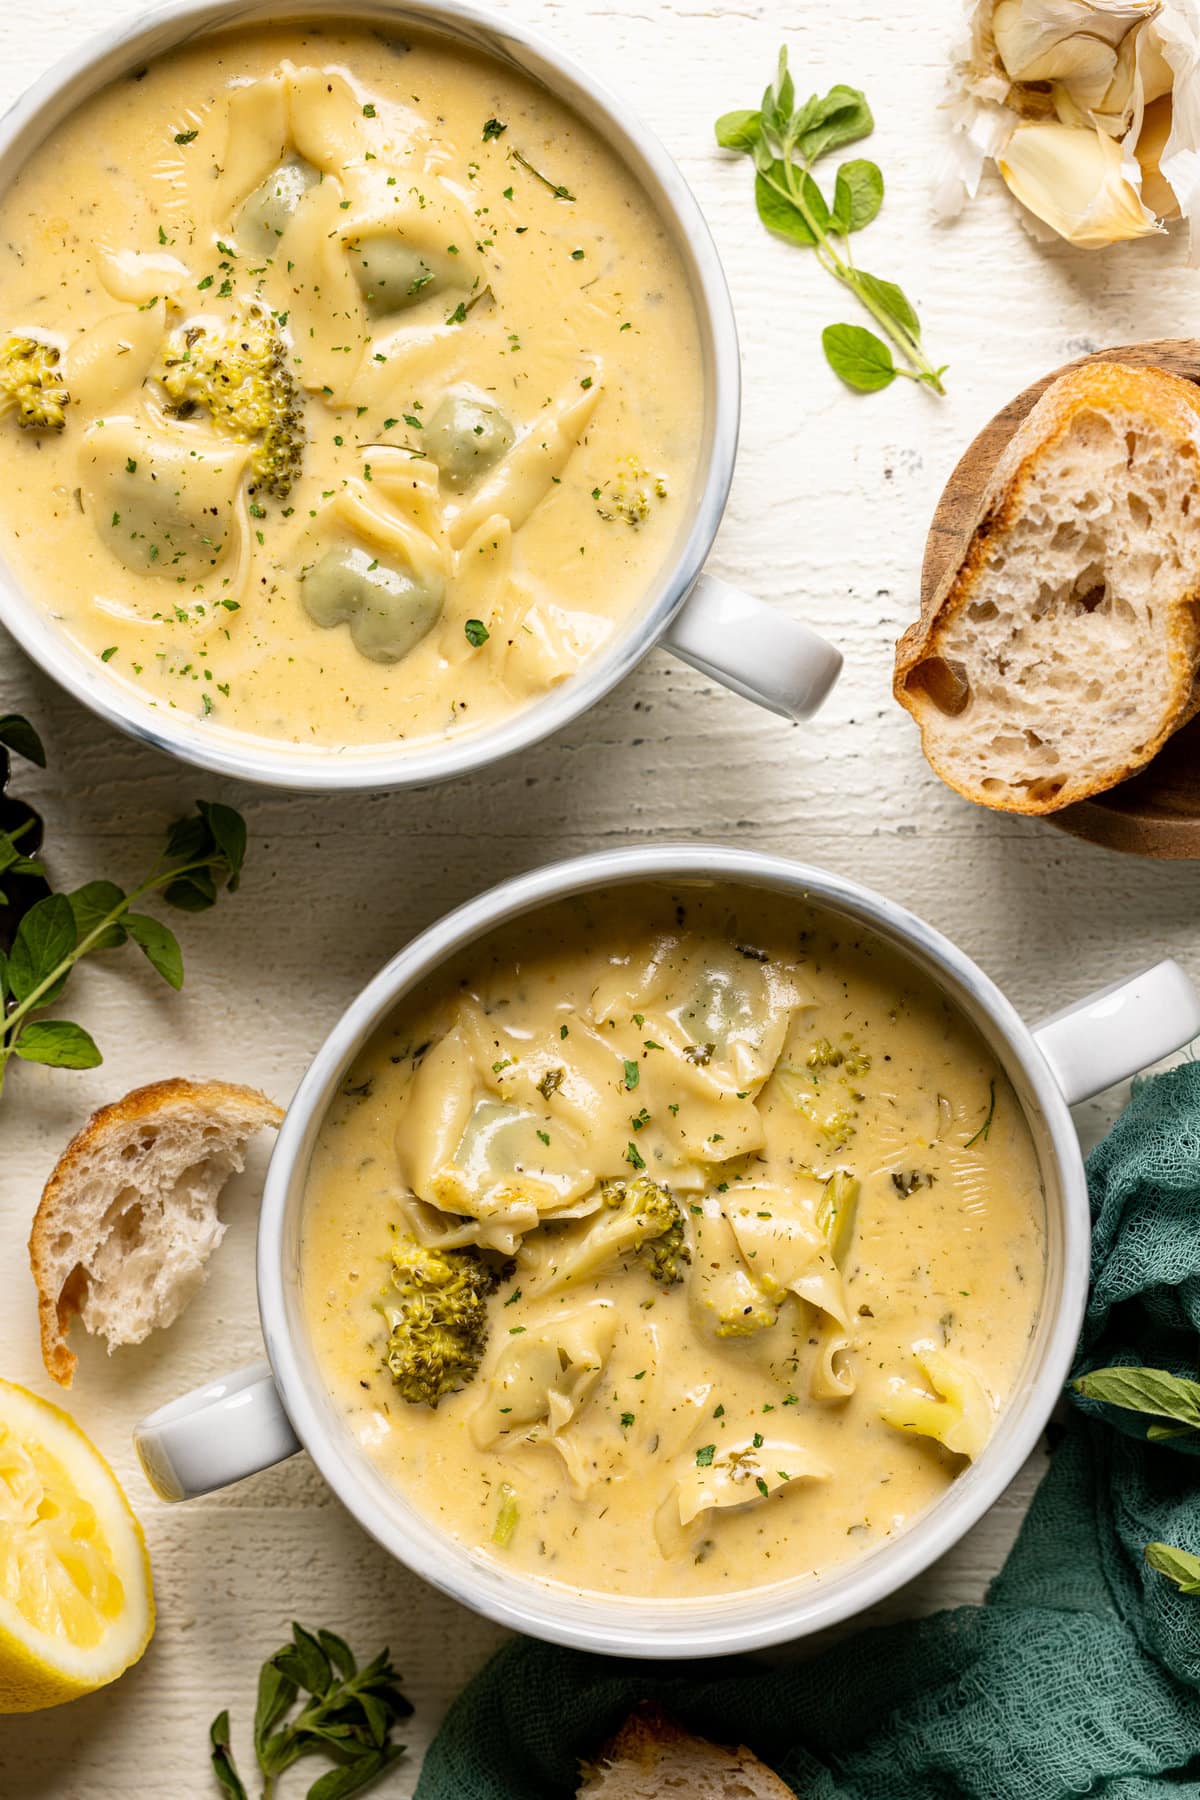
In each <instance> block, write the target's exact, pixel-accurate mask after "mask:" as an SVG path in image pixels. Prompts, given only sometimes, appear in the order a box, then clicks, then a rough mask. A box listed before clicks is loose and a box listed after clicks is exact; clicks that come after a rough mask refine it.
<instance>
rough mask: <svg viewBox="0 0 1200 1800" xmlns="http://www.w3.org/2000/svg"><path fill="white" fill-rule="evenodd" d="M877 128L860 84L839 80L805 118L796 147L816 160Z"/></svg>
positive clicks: (810, 158)
mask: <svg viewBox="0 0 1200 1800" xmlns="http://www.w3.org/2000/svg"><path fill="white" fill-rule="evenodd" d="M810 105H812V102H810ZM874 129H875V120H874V118H873V117H872V114H871V109H870V107H869V106H868V105H867V97H866V95H865V94H864V93H863V92H862V90H861V89H860V88H852V87H846V86H844V85H842V84H841V83H839V84H838V85H837V86H836V87H831V88H830V90H829V92H828V93H827V94H826V95H825V96H824V98H823V99H821V100H819V101H817V102H816V103H815V105H813V109H812V113H811V115H810V116H809V117H808V118H807V119H806V120H805V121H803V126H802V130H801V133H800V135H799V136H798V138H797V140H796V147H797V149H798V150H799V152H800V154H801V156H803V157H804V159H805V161H806V162H815V161H816V159H817V158H818V157H819V156H828V154H829V152H830V151H831V150H840V149H841V148H842V145H843V144H853V143H856V142H857V141H858V139H859V138H865V137H869V136H870V135H871V133H872V132H873V131H874Z"/></svg>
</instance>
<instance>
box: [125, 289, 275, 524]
mask: <svg viewBox="0 0 1200 1800" xmlns="http://www.w3.org/2000/svg"><path fill="white" fill-rule="evenodd" d="M155 374H156V376H157V379H158V381H159V384H160V385H161V387H162V388H163V390H164V391H165V393H166V394H167V396H168V398H169V399H170V401H171V410H172V411H173V412H174V414H175V416H176V417H177V418H180V419H186V418H190V417H191V415H192V414H193V413H194V412H196V411H197V410H198V409H199V410H202V411H205V412H207V413H208V416H209V418H210V420H211V421H212V424H213V426H214V428H215V429H216V430H217V431H223V432H225V433H227V435H228V436H230V437H232V438H236V439H237V440H238V441H239V442H240V443H252V444H253V445H254V448H253V450H252V451H251V454H250V469H251V474H252V476H253V480H252V482H251V491H252V492H258V493H263V494H269V495H271V497H272V498H273V499H275V500H285V499H286V498H287V496H288V494H289V493H290V492H291V488H292V483H293V481H295V479H296V477H297V475H298V474H299V473H300V464H301V461H302V459H303V455H304V443H305V437H304V412H303V407H302V405H301V402H300V397H299V394H298V392H297V389H296V383H295V381H294V380H293V379H292V373H291V370H290V369H289V368H288V365H287V343H286V340H285V338H284V336H283V333H282V331H281V330H280V329H279V326H278V324H277V323H276V321H275V320H274V319H273V318H272V317H271V315H270V314H269V313H265V312H263V311H262V310H261V309H260V308H259V307H256V306H252V307H250V308H249V309H248V310H247V311H246V312H245V313H244V314H243V315H242V316H241V317H240V318H238V319H234V320H233V321H232V322H231V323H230V324H228V325H226V326H224V327H223V328H222V329H221V330H213V329H210V328H209V327H208V326H207V325H188V326H185V327H183V328H182V329H181V330H179V331H175V332H172V334H171V336H170V337H169V338H168V340H167V343H166V347H165V349H164V351H163V354H162V357H161V359H160V361H159V365H158V368H157V369H156V371H155Z"/></svg>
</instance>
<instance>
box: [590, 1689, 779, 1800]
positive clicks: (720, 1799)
mask: <svg viewBox="0 0 1200 1800" xmlns="http://www.w3.org/2000/svg"><path fill="white" fill-rule="evenodd" d="M672 1794H677V1795H687V1796H688V1800H795V1796H794V1794H793V1792H792V1790H791V1788H790V1787H788V1786H787V1784H786V1783H785V1782H783V1781H781V1780H780V1779H779V1777H778V1775H773V1774H772V1773H771V1770H770V1769H768V1768H767V1766H766V1764H765V1763H761V1762H759V1760H758V1758H757V1757H756V1756H754V1755H753V1754H752V1753H751V1752H750V1751H749V1750H747V1749H745V1748H742V1749H739V1750H723V1749H721V1747H720V1746H719V1745H717V1744H710V1743H709V1742H708V1741H707V1740H706V1739H705V1738H698V1737H692V1735H691V1734H690V1732H686V1731H681V1730H680V1728H679V1726H678V1725H676V1724H675V1723H674V1721H673V1720H671V1719H668V1718H667V1716H666V1715H665V1713H662V1712H660V1711H659V1710H658V1708H657V1707H654V1706H645V1707H639V1708H638V1710H637V1711H636V1712H635V1713H631V1714H630V1716H629V1718H628V1719H626V1721H625V1723H624V1725H622V1727H621V1729H620V1731H619V1732H618V1733H617V1735H616V1737H615V1738H613V1740H612V1742H611V1743H609V1744H607V1745H606V1746H605V1748H604V1750H603V1751H602V1752H601V1754H600V1757H599V1758H598V1759H597V1761H596V1762H595V1764H593V1765H592V1766H591V1767H590V1768H589V1769H588V1770H587V1771H586V1773H585V1777H584V1780H583V1783H582V1785H581V1787H580V1789H579V1796H578V1800H669V1797H670V1796H671V1795H672Z"/></svg>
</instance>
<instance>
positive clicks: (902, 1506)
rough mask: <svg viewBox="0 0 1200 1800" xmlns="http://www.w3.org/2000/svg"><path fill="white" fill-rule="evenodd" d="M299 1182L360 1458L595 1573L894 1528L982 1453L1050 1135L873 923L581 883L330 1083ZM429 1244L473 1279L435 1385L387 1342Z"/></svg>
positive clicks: (852, 1538) (679, 1578) (1008, 1346)
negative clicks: (468, 1308) (465, 1321)
mask: <svg viewBox="0 0 1200 1800" xmlns="http://www.w3.org/2000/svg"><path fill="white" fill-rule="evenodd" d="M305 1206H306V1211H305V1217H304V1225H303V1246H302V1290H303V1304H304V1310H305V1316H306V1319H307V1324H308V1329H309V1331H310V1333H311V1337H312V1341H313V1344H314V1346H315V1351H316V1355H317V1359H318V1363H319V1366H320V1368H321V1370H322V1372H323V1375H324V1378H325V1380H326V1382H327V1383H328V1385H329V1389H330V1391H331V1393H332V1395H333V1396H334V1398H335V1400H336V1401H337V1403H338V1405H339V1407H340V1409H341V1410H342V1412H343V1414H344V1418H345V1423H346V1428H347V1430H348V1431H349V1432H350V1433H351V1434H352V1435H353V1437H354V1438H355V1439H356V1440H357V1442H358V1443H359V1445H360V1446H361V1447H362V1449H363V1450H364V1451H365V1453H366V1454H367V1455H368V1456H369V1457H371V1458H372V1459H374V1460H375V1461H376V1463H377V1464H378V1465H379V1467H380V1468H381V1469H382V1471H383V1472H384V1474H385V1475H386V1477H387V1478H388V1479H389V1480H390V1481H391V1482H393V1483H394V1484H395V1486H396V1487H397V1488H398V1489H399V1490H400V1492H401V1493H402V1494H403V1495H404V1496H406V1497H407V1499H408V1500H409V1501H410V1502H411V1503H412V1504H413V1505H414V1506H415V1507H417V1508H418V1509H419V1510H420V1511H421V1512H422V1513H424V1514H425V1515H427V1516H428V1517H429V1518H430V1519H431V1520H433V1521H434V1522H436V1523H437V1524H438V1525H439V1526H440V1527H441V1528H442V1529H444V1530H445V1531H447V1532H449V1533H450V1534H451V1535H452V1536H453V1537H454V1538H456V1539H457V1540H458V1541H460V1542H461V1543H463V1544H465V1545H466V1546H468V1547H470V1548H471V1549H473V1550H475V1551H476V1552H478V1553H479V1554H481V1555H484V1556H487V1557H492V1558H495V1559H497V1560H499V1561H501V1562H503V1563H505V1564H507V1565H510V1566H515V1567H518V1568H520V1569H522V1570H524V1571H526V1572H528V1573H531V1574H536V1575H539V1576H542V1577H544V1578H546V1579H547V1580H550V1581H553V1582H558V1583H563V1584H566V1585H569V1586H570V1587H572V1588H575V1589H584V1590H600V1591H603V1592H606V1593H610V1594H623V1595H634V1596H642V1597H684V1598H685V1597H689V1596H691V1597H695V1596H711V1595H714V1594H722V1593H727V1592H734V1591H737V1590H741V1589H746V1588H753V1587H759V1586H763V1585H767V1584H771V1583H779V1582H783V1581H787V1580H793V1579H796V1578H800V1577H806V1576H811V1575H813V1574H819V1573H821V1572H822V1571H825V1570H828V1569H830V1568H833V1567H835V1566H836V1565H838V1564H840V1563H843V1562H845V1561H847V1560H848V1559H851V1558H855V1557H858V1556H861V1555H862V1554H864V1553H866V1552H867V1551H869V1550H871V1549H873V1548H875V1547H876V1546H878V1545H880V1544H881V1543H883V1542H884V1541H886V1540H887V1539H889V1538H891V1537H893V1536H895V1535H896V1534H897V1533H899V1532H901V1531H903V1530H904V1529H905V1527H906V1526H907V1525H908V1524H909V1523H910V1522H911V1521H912V1520H913V1519H914V1518H915V1517H916V1516H917V1515H918V1514H919V1513H921V1512H922V1511H923V1510H924V1509H925V1508H927V1507H928V1506H929V1505H930V1504H931V1503H932V1502H933V1501H935V1500H936V1499H937V1498H938V1497H939V1495H941V1494H943V1493H944V1492H945V1491H946V1489H947V1488H948V1487H949V1486H950V1484H951V1483H952V1482H953V1481H954V1479H955V1477H956V1476H957V1475H958V1474H959V1473H960V1472H961V1471H962V1470H963V1469H964V1468H965V1467H966V1466H967V1463H968V1461H969V1460H970V1458H971V1457H973V1456H975V1455H978V1454H979V1452H980V1451H981V1450H982V1449H983V1447H984V1445H985V1444H986V1442H987V1441H988V1438H989V1436H990V1434H991V1431H992V1429H993V1425H994V1422H995V1419H996V1417H997V1416H998V1414H999V1412H1000V1411H1001V1409H1002V1408H1003V1407H1004V1405H1005V1403H1006V1401H1007V1399H1008V1397H1009V1395H1010V1394H1011V1392H1012V1389H1013V1386H1014V1383H1015V1382H1016V1380H1017V1378H1018V1375H1019V1372H1020V1370H1021V1367H1022V1364H1023V1361H1024V1359H1025V1356H1026V1352H1027V1349H1028V1346H1029V1341H1030V1338H1031V1335H1032V1333H1033V1331H1034V1329H1035V1326H1036V1321H1037V1317H1038V1308H1039V1301H1040V1296H1041V1289H1042V1278H1043V1254H1044V1251H1043V1245H1044V1207H1043V1196H1042V1191H1041V1185H1040V1178H1039V1171H1038V1164H1037V1158H1036V1153H1035V1150H1034V1146H1033V1142H1032V1139H1031V1136H1030V1133H1029V1129H1028V1127H1027V1125H1026V1123H1025V1121H1024V1119H1023V1116H1022V1114H1021V1112H1020V1109H1019V1107H1018V1105H1017V1102H1016V1099H1015V1096H1014V1094H1013V1092H1012V1089H1011V1088H1010V1086H1009V1083H1008V1081H1007V1079H1006V1078H1005V1076H1004V1074H1003V1073H1002V1071H1001V1070H1000V1068H999V1067H998V1065H997V1063H996V1061H995V1059H994V1058H993V1057H992V1056H991V1054H990V1053H989V1051H988V1050H987V1048H986V1047H985V1045H984V1044H983V1042H982V1040H981V1038H980V1037H979V1035H978V1033H977V1032H976V1031H975V1030H974V1028H973V1027H971V1026H970V1025H969V1024H968V1023H967V1021H966V1020H965V1019H964V1018H963V1017H962V1015H961V1014H960V1013H959V1012H958V1011H957V1010H956V1009H955V1008H954V1007H953V1006H952V1005H951V1004H950V1003H949V1001H948V1000H947V999H946V998H945V997H944V996H943V995H941V994H940V993H939V992H938V991H937V990H936V989H935V988H934V986H933V985H932V984H931V983H930V982H929V981H928V980H927V979H926V978H925V977H924V976H923V975H921V974H920V973H919V972H918V971H916V970H915V969H914V968H913V966H912V965H911V964H910V963H909V962H907V960H905V959H902V958H901V957H900V956H898V955H897V954H896V953H894V952H893V951H892V950H891V949H889V948H888V947H887V946H885V945H884V944H883V943H881V942H880V941H879V940H878V939H876V938H875V937H873V936H872V935H871V934H870V933H868V932H865V931H863V930H861V929H859V928H858V927H856V926H854V925H853V924H852V923H850V922H848V921H844V920H839V919H835V918H833V917H832V916H829V915H825V914H823V913H821V912H818V911H816V910H809V909H806V908H803V907H799V906H797V905H796V904H795V903H792V902H784V901H782V900H778V901H776V900H771V899H767V898H764V897H762V896H755V895H754V894H752V893H750V892H747V891H743V890H739V889H735V888H716V889H702V888H695V887H687V886H685V887H680V888H679V889H677V890H671V891H668V890H667V889H666V888H657V887H655V888H649V887H647V888H640V887H639V888H621V889H619V890H614V891H611V892H609V893H600V894H595V895H590V896H587V897H585V898H580V899H574V900H571V901H569V902H565V903H562V904H560V905H557V906H556V907H554V908H553V909H550V910H547V911H543V912H541V913H539V914H537V915H536V916H535V917H532V918H530V919H528V920H526V921H523V922H521V923H519V924H518V925H516V926H513V927H508V928H505V929H503V930H501V931H499V932H497V933H495V934H494V935H493V936H492V937H490V938H489V939H487V940H486V941H485V942H484V943H483V944H482V945H480V946H478V947H476V948H475V949H474V950H472V951H471V952H470V953H469V954H467V955H464V956H463V957H462V958H461V959H460V960H459V961H458V962H457V963H455V964H453V965H451V966H450V967H449V968H448V969H447V970H446V971H445V973H444V974H443V976H442V977H440V978H439V979H438V980H437V981H436V982H434V983H432V984H430V985H428V986H426V987H424V988H423V989H421V990H420V991H418V992H417V993H416V994H414V995H413V996H411V997H410V998H409V999H407V1000H406V1001H405V1002H404V1003H403V1004H402V1005H401V1006H400V1008H399V1009H398V1011H397V1012H396V1014H395V1016H394V1017H393V1019H392V1020H391V1021H390V1023H389V1024H388V1025H387V1027H386V1028H385V1029H384V1030H383V1031H382V1032H381V1033H380V1034H379V1036H378V1037H377V1039H376V1040H375V1041H374V1042H373V1043H372V1044H371V1045H370V1046H369V1048H368V1049H367V1050H365V1051H364V1053H363V1054H362V1056H361V1057H360V1059H359V1060H358V1062H357V1064H356V1066H355V1067H354V1068H353V1070H352V1071H351V1073H350V1075H349V1076H348V1078H347V1080H346V1082H345V1084H344V1087H343V1090H342V1091H341V1093H340V1094H339V1096H338V1097H337V1099H336V1101H335V1102H334V1104H333V1105H332V1107H331V1109H330V1112H329V1114H328V1117H327V1119H326V1121H325V1123H324V1126H323V1129H322V1132H321V1135H320V1139H319V1142H318V1145H317V1148H316V1151H315V1154H314V1158H313V1162H312V1166H311V1170H310V1176H309V1183H308V1190H307V1195H306V1202H305ZM664 1223H666V1226H667V1228H666V1229H665V1230H664V1228H663V1227H664ZM422 1246H426V1247H432V1248H433V1250H434V1252H435V1253H440V1254H441V1255H442V1256H443V1257H444V1258H445V1259H448V1260H449V1261H450V1262H453V1259H454V1258H455V1257H460V1258H461V1257H462V1256H463V1255H464V1247H465V1254H466V1259H467V1266H468V1267H472V1266H474V1267H476V1268H477V1269H478V1267H480V1266H482V1267H486V1269H487V1270H488V1272H489V1276H490V1278H491V1279H492V1280H494V1287H493V1288H492V1290H491V1292H490V1294H489V1297H488V1298H487V1302H486V1305H487V1317H486V1343H485V1347H484V1348H483V1352H482V1358H481V1360H480V1363H479V1366H478V1369H477V1371H476V1372H475V1373H474V1374H473V1375H470V1372H469V1371H468V1378H466V1379H464V1380H463V1381H462V1384H461V1385H459V1386H457V1390H456V1391H452V1392H449V1393H447V1394H445V1395H443V1396H441V1397H440V1398H439V1399H438V1404H437V1405H436V1407H431V1406H430V1405H428V1404H423V1403H421V1402H420V1400H419V1399H418V1400H416V1401H414V1400H412V1399H411V1398H406V1397H405V1394H406V1392H407V1389H406V1388H403V1386H402V1384H401V1383H398V1381H397V1379H396V1378H395V1375H394V1369H393V1368H391V1367H389V1366H388V1357H389V1350H390V1349H394V1348H395V1347H396V1345H397V1342H398V1341H399V1340H397V1339H396V1338H390V1337H389V1333H390V1332H391V1330H392V1327H393V1325H394V1324H395V1323H396V1321H397V1318H398V1317H399V1315H398V1313H397V1303H398V1301H399V1300H400V1299H401V1293H400V1288H399V1287H398V1285H397V1280H396V1277H395V1276H394V1274H393V1270H400V1269H401V1268H403V1269H404V1270H407V1271H409V1272H410V1273H411V1270H412V1268H413V1267H414V1266H424V1265H423V1264H422V1258H425V1257H427V1256H428V1254H429V1251H428V1249H427V1248H421V1247H422ZM414 1259H415V1262H414ZM443 1266H444V1265H443ZM459 1266H460V1267H461V1266H462V1265H461V1264H460V1265H459ZM408 1278H409V1277H408V1276H407V1275H406V1276H403V1277H402V1278H401V1279H402V1280H407V1279H408ZM410 1328H411V1317H408V1319H407V1322H405V1323H403V1324H402V1335H403V1332H406V1331H407V1332H409V1336H408V1337H407V1338H406V1339H404V1342H406V1343H407V1344H409V1345H411V1344H412V1342H413V1339H412V1336H411V1330H410ZM407 1354H408V1352H407V1351H406V1350H404V1349H403V1347H402V1354H401V1358H400V1361H399V1362H397V1363H396V1364H395V1367H396V1368H399V1369H401V1370H402V1372H403V1373H404V1374H405V1375H406V1376H407V1374H408V1373H409V1372H410V1369H411V1365H410V1363H408V1362H407V1361H406V1360H405V1357H406V1356H407Z"/></svg>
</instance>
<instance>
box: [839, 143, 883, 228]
mask: <svg viewBox="0 0 1200 1800" xmlns="http://www.w3.org/2000/svg"><path fill="white" fill-rule="evenodd" d="M882 205H883V176H882V174H881V173H880V170H879V168H878V166H877V165H876V164H875V163H873V162H867V161H865V160H864V159H863V158H855V159H854V160H853V161H851V162H844V163H843V164H842V165H841V167H840V168H839V169H838V172H837V179H836V181H835V182H834V189H833V224H834V226H835V228H836V229H837V230H838V231H841V232H850V231H861V230H862V229H863V227H864V226H865V225H869V224H870V223H871V220H872V219H873V218H874V217H875V215H876V213H877V212H878V211H879V209H880V207H881V206H882Z"/></svg>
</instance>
